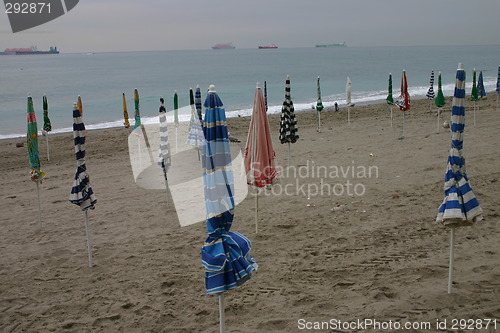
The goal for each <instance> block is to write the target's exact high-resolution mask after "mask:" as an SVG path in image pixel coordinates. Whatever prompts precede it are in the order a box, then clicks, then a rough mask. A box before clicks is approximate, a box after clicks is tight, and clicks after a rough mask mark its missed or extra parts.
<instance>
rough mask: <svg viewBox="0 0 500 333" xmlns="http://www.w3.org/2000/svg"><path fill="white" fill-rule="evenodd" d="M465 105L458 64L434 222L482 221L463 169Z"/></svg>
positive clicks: (463, 77) (480, 210)
mask: <svg viewBox="0 0 500 333" xmlns="http://www.w3.org/2000/svg"><path fill="white" fill-rule="evenodd" d="M460 66H462V64H460ZM464 104H465V71H464V70H463V67H459V69H458V70H457V79H456V86H455V95H454V97H453V107H452V110H451V112H452V114H451V148H450V150H449V156H448V165H447V168H446V174H445V182H444V191H445V197H444V200H443V203H442V204H441V206H440V207H439V213H438V215H437V219H436V221H437V222H441V223H443V224H444V225H449V226H461V225H470V224H472V223H474V222H477V221H479V220H481V219H482V212H483V211H482V209H481V206H479V202H478V201H477V199H476V197H475V195H474V193H473V191H472V188H471V187H470V185H469V182H468V178H467V174H466V172H465V159H464V157H463V156H462V148H463V133H464V128H465V106H464Z"/></svg>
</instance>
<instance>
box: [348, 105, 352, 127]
mask: <svg viewBox="0 0 500 333" xmlns="http://www.w3.org/2000/svg"><path fill="white" fill-rule="evenodd" d="M350 124H351V108H350V107H349V105H347V125H350Z"/></svg>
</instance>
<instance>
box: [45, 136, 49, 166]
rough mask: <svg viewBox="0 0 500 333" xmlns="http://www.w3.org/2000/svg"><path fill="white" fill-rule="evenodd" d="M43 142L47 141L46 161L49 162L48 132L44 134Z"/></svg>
mask: <svg viewBox="0 0 500 333" xmlns="http://www.w3.org/2000/svg"><path fill="white" fill-rule="evenodd" d="M45 140H46V141H47V161H50V152H49V132H46V134H45Z"/></svg>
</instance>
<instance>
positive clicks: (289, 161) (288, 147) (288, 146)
mask: <svg viewBox="0 0 500 333" xmlns="http://www.w3.org/2000/svg"><path fill="white" fill-rule="evenodd" d="M288 167H289V168H290V142H288Z"/></svg>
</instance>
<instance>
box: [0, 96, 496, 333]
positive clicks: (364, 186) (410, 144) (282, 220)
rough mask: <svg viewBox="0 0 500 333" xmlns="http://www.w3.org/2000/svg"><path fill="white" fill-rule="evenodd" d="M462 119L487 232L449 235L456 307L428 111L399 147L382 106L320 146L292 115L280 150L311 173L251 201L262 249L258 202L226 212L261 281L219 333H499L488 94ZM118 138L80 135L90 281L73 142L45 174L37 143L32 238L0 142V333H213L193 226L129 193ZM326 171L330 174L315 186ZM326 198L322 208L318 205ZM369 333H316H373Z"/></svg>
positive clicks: (28, 195) (331, 129)
mask: <svg viewBox="0 0 500 333" xmlns="http://www.w3.org/2000/svg"><path fill="white" fill-rule="evenodd" d="M471 105H472V104H471V102H467V107H468V109H467V110H468V111H467V112H468V117H467V127H466V130H465V141H464V155H465V157H466V161H467V172H468V176H469V178H470V182H471V185H472V187H473V189H474V191H475V194H476V195H477V198H478V200H479V202H480V204H481V206H482V208H483V210H484V220H483V221H481V222H480V223H478V224H476V225H474V226H472V227H464V228H460V229H458V230H457V232H456V246H455V270H454V274H455V278H454V285H453V293H452V294H450V295H449V294H447V278H448V256H449V230H448V229H447V228H445V227H443V226H441V225H438V224H436V223H435V222H434V221H435V218H436V214H437V208H438V206H439V205H440V203H441V201H442V199H443V189H442V188H443V179H444V171H445V168H446V159H447V153H448V147H449V145H450V134H449V131H448V130H445V129H443V128H440V133H437V125H436V116H435V114H434V113H431V112H429V104H428V101H427V100H421V101H413V107H412V110H411V111H410V112H409V113H408V116H407V117H406V122H405V124H406V126H405V139H404V140H398V136H399V135H400V132H401V123H402V113H401V112H400V111H399V110H396V108H394V127H392V128H391V126H390V119H389V115H390V113H389V111H388V106H387V105H385V104H378V105H365V106H355V107H354V108H353V109H352V111H351V124H350V126H348V125H347V112H346V110H345V109H341V110H340V111H339V112H332V110H329V111H326V112H325V111H323V113H322V117H321V122H322V129H321V132H320V133H317V131H316V113H315V112H313V111H307V112H302V113H298V114H297V120H298V125H299V135H300V139H299V141H298V142H297V143H296V144H293V145H292V146H291V152H292V161H291V165H292V166H293V167H295V168H296V170H298V168H300V167H301V166H302V170H303V172H305V170H306V169H305V167H304V166H306V168H307V167H308V168H309V169H308V170H309V172H310V174H308V175H306V176H304V175H303V174H302V177H298V178H294V177H292V176H290V177H282V179H281V181H280V183H279V186H281V189H283V188H285V185H287V184H290V186H289V187H288V190H289V192H288V193H281V194H280V193H278V192H279V191H275V192H276V193H275V195H271V194H269V192H270V191H268V195H265V196H264V195H263V196H261V198H260V202H259V206H260V214H259V233H258V234H255V225H254V197H253V196H251V195H249V196H248V197H247V198H246V199H245V200H244V201H243V202H241V203H240V204H239V205H238V206H237V207H236V212H235V222H234V225H233V230H235V231H239V232H241V233H243V234H244V235H246V236H247V237H248V238H249V239H250V240H251V241H252V243H253V249H252V254H253V255H254V257H255V259H256V260H257V262H258V264H259V265H260V267H259V270H258V271H257V272H256V273H255V274H254V276H253V277H252V279H251V280H250V281H248V282H247V283H246V284H244V285H243V286H241V287H239V288H237V289H235V290H232V291H230V292H228V293H226V294H225V300H226V329H227V331H228V332H296V331H302V330H300V329H299V328H300V327H299V325H300V324H301V323H302V324H304V323H306V322H308V323H309V324H311V322H315V321H321V322H323V321H330V320H332V322H333V321H334V320H335V319H337V320H341V321H344V322H349V321H354V320H358V319H359V320H364V319H373V320H377V321H379V322H388V321H390V320H392V321H396V322H405V321H406V322H411V323H415V322H416V323H418V322H429V323H430V324H431V325H432V331H434V330H435V329H436V321H438V320H439V321H443V320H445V319H446V320H447V321H448V322H447V325H448V327H447V328H448V329H449V330H450V329H451V321H452V320H453V319H469V318H473V319H494V318H497V330H500V322H499V320H498V318H500V261H499V259H498V258H499V256H500V242H499V236H498V235H499V234H500V223H499V222H500V217H499V214H500V207H499V200H498V193H499V189H500V187H499V182H498V180H499V175H500V171H499V169H498V165H499V164H500V157H499V154H498V152H499V149H498V140H499V137H498V133H499V132H500V117H499V115H500V113H499V111H496V109H495V96H494V94H490V97H488V99H486V100H481V101H479V102H478V105H479V108H480V111H479V112H478V118H477V124H476V126H473V125H472V107H471ZM450 108H451V100H450V99H448V100H447V105H446V107H445V112H444V114H443V116H442V119H449V116H450ZM248 124H249V119H248V118H236V119H230V120H229V129H230V131H231V134H232V135H233V136H236V137H238V138H240V139H241V140H242V142H241V147H244V144H245V142H244V141H245V139H246V133H247V130H248ZM270 125H271V131H272V133H273V141H274V149H275V151H276V156H277V159H276V162H277V165H278V166H284V165H286V164H287V145H282V144H280V143H279V141H278V126H279V117H277V116H272V117H270ZM128 134H129V130H127V129H124V128H117V129H107V130H92V131H89V133H88V135H87V156H88V158H87V166H88V172H89V174H90V177H91V181H92V185H93V189H94V192H95V193H96V196H97V198H98V203H97V204H96V209H95V210H93V211H90V212H89V217H90V229H91V234H92V242H93V259H94V262H95V264H96V266H95V267H93V268H89V267H88V266H87V248H86V239H85V228H84V224H83V214H82V212H81V210H80V209H79V208H78V207H77V206H75V205H72V204H70V203H69V202H68V195H69V191H70V189H71V186H72V178H73V175H74V172H75V161H74V151H73V143H72V134H71V133H67V134H58V135H51V136H50V145H51V146H50V148H51V160H50V161H49V162H47V161H46V159H45V156H46V155H45V154H46V145H45V141H43V140H41V142H40V155H41V157H42V169H43V170H44V171H45V173H46V174H47V177H46V179H45V181H44V182H43V184H42V185H41V191H40V193H41V204H42V214H43V221H42V223H43V224H42V227H41V228H40V226H39V223H38V213H37V200H36V191H35V188H36V187H35V184H34V183H32V182H31V181H30V180H29V178H28V173H29V165H28V158H27V151H26V147H23V148H18V147H16V143H17V142H23V141H24V138H19V139H9V140H2V141H0V151H1V156H2V158H1V160H0V169H1V170H2V186H1V192H0V197H1V200H0V210H1V212H2V214H1V216H0V228H1V233H0V248H1V252H0V253H1V256H0V331H1V332H215V331H218V307H217V298H216V297H215V296H209V295H206V294H205V289H204V271H203V267H202V265H201V257H200V249H201V246H202V245H203V241H204V239H205V238H206V231H205V226H204V223H203V222H202V223H197V224H194V225H191V226H187V227H183V228H181V227H180V226H179V222H178V219H177V216H176V212H175V209H174V207H173V205H172V204H166V194H165V190H145V189H143V188H141V187H139V186H137V185H136V184H135V183H134V178H133V175H132V171H131V166H130V159H129V153H128V146H127V140H126V138H127V135H128ZM321 166H322V167H323V168H321ZM349 166H350V167H351V168H352V167H355V171H356V173H355V174H354V175H353V174H352V173H349V172H348V173H349V174H348V175H345V177H344V175H342V174H341V172H342V168H344V169H343V170H344V171H345V170H347V167H349ZM314 167H316V169H314ZM325 167H328V174H319V175H318V174H315V175H312V173H311V170H313V169H314V170H323V171H324V168H325ZM370 167H371V169H370ZM335 170H337V171H338V172H340V174H339V175H338V176H337V177H335V174H334V173H332V172H335ZM350 170H352V169H350ZM363 170H365V173H363V172H362V171H363ZM367 170H371V171H372V173H371V174H369V173H367V172H366V171H367ZM348 181H349V182H350V183H351V184H352V186H351V193H350V194H352V195H348V193H347V188H346V187H345V185H346V184H347V182H348ZM321 184H323V185H324V186H323V189H324V193H315V192H314V191H315V189H316V192H317V189H318V186H319V185H321ZM325 184H326V185H325ZM338 184H340V185H338ZM342 185H344V187H342ZM300 186H302V190H301V187H300ZM308 186H309V187H308ZM315 186H316V187H315ZM355 186H357V187H355ZM307 188H309V189H310V190H311V193H310V198H309V200H308V198H307V195H306V192H305V191H306V190H307ZM327 188H330V189H336V190H337V192H336V193H327V192H325V191H326V189H327ZM341 189H344V193H340V190H341ZM354 190H357V192H355V191H354ZM362 190H363V191H362ZM290 192H292V193H290ZM308 204H309V205H310V206H307V205H308ZM335 207H338V208H335ZM333 208H335V209H334V210H332V209H333ZM311 325H312V324H311ZM331 328H332V327H331ZM368 328H370V327H367V328H366V329H365V330H364V331H363V330H357V329H345V330H337V329H333V328H332V330H327V329H325V330H321V331H324V332H328V331H334V332H337V331H342V332H355V331H363V332H371V331H374V330H371V329H368ZM396 331H397V330H395V332H396ZM401 331H403V330H401ZM428 331H429V330H427V329H415V330H404V332H428ZM486 331H488V330H486ZM489 331H490V332H493V330H489Z"/></svg>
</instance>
